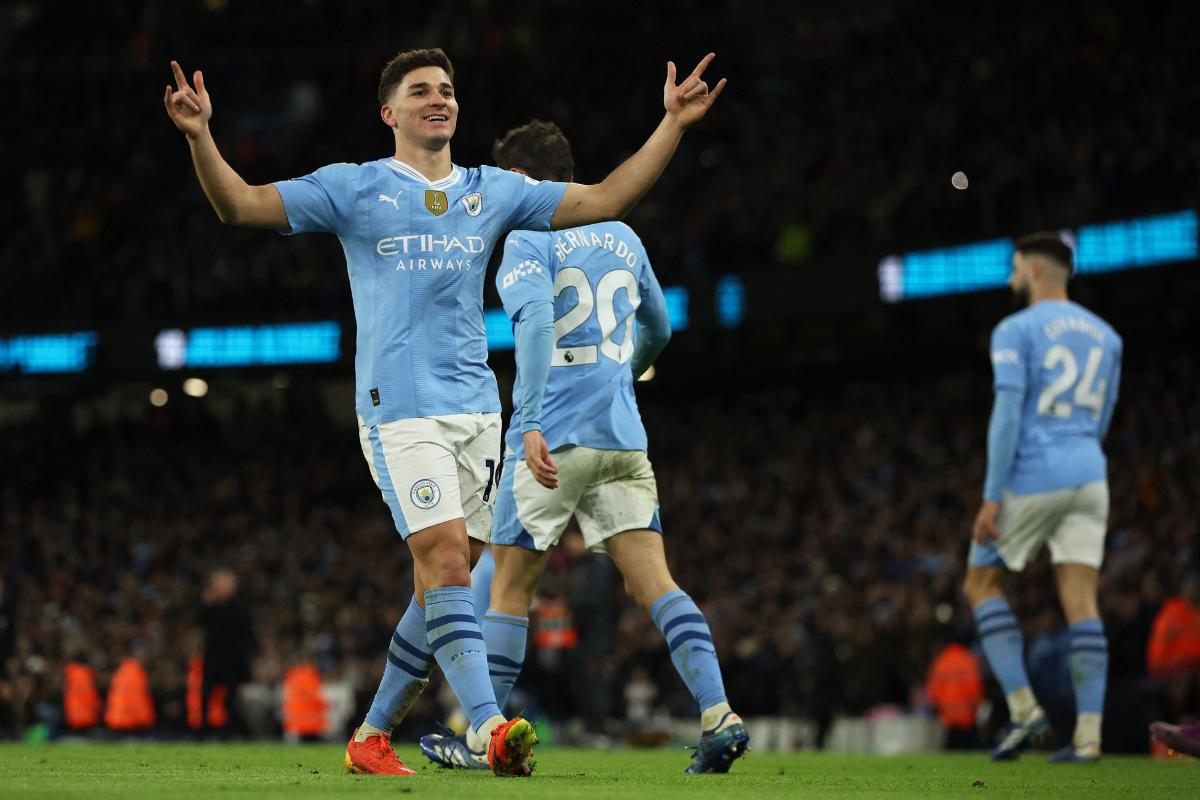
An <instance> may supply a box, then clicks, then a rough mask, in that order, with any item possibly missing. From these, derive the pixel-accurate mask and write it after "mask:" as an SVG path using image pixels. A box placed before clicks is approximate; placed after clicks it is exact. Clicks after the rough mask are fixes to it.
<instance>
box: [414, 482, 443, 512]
mask: <svg viewBox="0 0 1200 800" xmlns="http://www.w3.org/2000/svg"><path fill="white" fill-rule="evenodd" d="M409 497H411V498H412V502H413V505H414V506H416V507H417V508H433V507H434V506H436V505H437V504H438V501H439V500H441V499H442V490H441V489H439V488H438V485H437V484H436V483H434V482H433V481H431V480H430V479H429V478H422V479H421V480H419V481H417V482H416V483H414V484H413V486H412V491H411V492H409Z"/></svg>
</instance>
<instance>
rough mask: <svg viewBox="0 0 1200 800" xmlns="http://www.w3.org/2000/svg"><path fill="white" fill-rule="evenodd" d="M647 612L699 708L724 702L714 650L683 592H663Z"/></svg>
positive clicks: (701, 616)
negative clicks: (665, 642) (660, 632)
mask: <svg viewBox="0 0 1200 800" xmlns="http://www.w3.org/2000/svg"><path fill="white" fill-rule="evenodd" d="M650 616H651V618H652V619H653V620H654V624H655V625H657V626H658V629H659V630H660V631H662V635H663V638H665V639H666V640H667V649H668V650H669V651H670V652H671V661H672V662H674V664H675V670H676V671H677V672H678V673H679V677H680V678H682V679H683V682H684V683H685V684H687V687H688V690H689V691H690V692H691V693H692V697H694V698H696V702H697V703H698V704H699V706H700V710H701V711H702V712H703V711H705V710H707V709H710V708H712V707H714V706H716V705H718V704H722V703H725V702H726V698H725V684H724V682H723V681H722V680H721V667H720V665H719V664H718V663H717V650H716V647H715V646H714V645H713V640H712V632H711V631H710V630H709V628H708V621H707V620H705V619H704V614H702V613H701V612H700V609H699V608H698V607H697V606H696V604H695V603H694V602H692V598H690V597H688V595H687V593H686V592H684V591H682V590H680V589H676V590H674V591H671V592H667V593H666V594H664V595H663V596H662V597H660V598H658V599H657V600H655V601H654V604H653V605H651V606H650Z"/></svg>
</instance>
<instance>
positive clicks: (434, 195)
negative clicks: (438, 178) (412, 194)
mask: <svg viewBox="0 0 1200 800" xmlns="http://www.w3.org/2000/svg"><path fill="white" fill-rule="evenodd" d="M425 208H427V209H429V213H430V214H433V215H434V216H435V217H440V216H441V215H442V214H445V213H446V212H447V211H449V210H450V201H449V200H448V199H447V198H446V193H445V192H439V191H438V190H437V189H426V190H425Z"/></svg>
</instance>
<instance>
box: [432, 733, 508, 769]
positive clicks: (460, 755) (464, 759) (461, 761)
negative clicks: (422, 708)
mask: <svg viewBox="0 0 1200 800" xmlns="http://www.w3.org/2000/svg"><path fill="white" fill-rule="evenodd" d="M419 744H420V746H421V752H422V753H424V754H425V757H426V758H428V759H429V760H430V761H432V762H433V763H435V764H437V765H438V766H439V767H445V768H446V769H491V767H489V766H488V759H487V752H486V751H483V750H481V751H479V752H478V753H476V752H475V751H474V750H472V749H471V748H470V747H468V746H467V735H466V734H465V733H460V734H459V735H457V736H455V735H454V731H452V730H450V729H449V728H447V727H444V726H439V732H438V733H427V734H425V735H424V736H422V737H421V740H420V743H419Z"/></svg>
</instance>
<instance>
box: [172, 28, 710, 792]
mask: <svg viewBox="0 0 1200 800" xmlns="http://www.w3.org/2000/svg"><path fill="white" fill-rule="evenodd" d="M713 57H714V56H713V54H711V53H710V54H708V55H707V56H706V57H705V58H704V59H703V60H702V61H701V62H700V64H699V65H698V66H697V67H696V69H695V70H694V71H693V72H692V73H691V74H690V75H689V76H688V77H687V78H686V79H684V81H683V82H682V84H680V85H676V83H675V67H674V65H673V64H670V63H668V65H667V80H666V84H665V86H664V89H663V102H664V107H665V109H666V115H665V117H664V118H663V120H662V122H661V123H660V124H659V126H658V128H657V129H656V130H655V131H654V133H653V134H652V135H651V136H650V138H649V139H648V140H647V142H646V143H645V144H644V145H643V146H642V148H641V149H640V150H639V151H638V152H637V153H635V154H634V155H633V156H632V157H631V158H630V159H629V160H628V161H626V162H625V163H624V164H622V165H621V166H620V167H618V168H617V169H616V170H614V171H613V172H612V173H611V174H610V175H609V176H608V177H607V178H605V180H604V181H603V182H601V183H599V184H595V185H590V186H585V185H580V184H567V183H558V182H552V181H545V182H539V181H536V180H533V179H528V178H524V177H522V176H520V175H516V174H514V173H511V172H506V171H504V170H499V169H495V168H491V167H481V168H472V169H464V168H462V167H459V166H457V165H455V164H454V163H453V162H452V161H451V159H450V139H451V137H452V136H453V135H454V131H455V127H456V125H457V122H458V99H457V97H456V95H455V91H454V70H453V67H452V66H451V64H450V61H449V59H448V58H447V57H446V55H445V54H444V53H443V52H442V51H441V50H415V51H411V52H406V53H401V54H400V55H398V56H396V58H394V59H392V60H391V61H390V62H389V63H388V64H387V66H386V67H385V68H384V70H383V74H382V76H381V78H380V81H379V103H380V106H381V109H380V116H381V118H382V120H383V123H384V124H385V125H387V126H388V127H389V128H390V129H391V130H392V138H393V143H394V155H393V156H392V157H390V158H382V159H379V160H377V161H371V162H367V163H365V164H331V165H329V166H326V167H322V168H320V169H318V170H317V171H316V172H314V173H312V174H311V175H306V176H304V177H302V178H298V179H296V180H290V181H280V182H278V183H273V184H266V185H262V186H250V185H247V184H246V182H245V181H244V180H242V178H241V177H240V176H239V175H238V174H237V173H236V172H235V171H234V170H233V169H232V168H231V167H230V166H229V165H228V164H227V163H226V162H225V160H224V159H223V158H222V157H221V155H220V153H219V152H218V150H217V147H216V144H215V142H214V141H213V138H212V135H211V133H210V132H209V127H208V121H209V118H210V117H211V116H212V104H211V100H210V98H209V95H208V93H207V91H206V89H205V85H204V78H203V75H202V74H201V73H200V72H199V71H197V72H196V73H195V74H194V76H193V80H194V82H195V88H193V87H192V86H191V85H190V84H189V83H188V81H187V79H186V78H185V77H184V74H183V71H182V70H181V69H180V67H179V65H178V64H177V63H175V62H172V63H171V68H172V71H173V72H174V76H175V84H176V85H175V87H174V88H172V87H171V86H168V87H167V88H166V92H165V93H164V96H163V103H164V105H165V106H166V109H167V113H168V114H169V115H170V117H171V120H172V121H173V122H174V123H175V125H176V127H177V128H179V130H181V131H182V132H183V133H185V134H186V135H187V140H188V144H189V146H190V148H191V154H192V161H193V164H194V166H195V169H196V174H197V176H198V177H199V179H200V184H201V186H202V187H203V189H204V192H205V194H206V195H207V196H208V199H209V201H210V202H211V203H212V205H213V208H214V209H216V211H217V214H218V216H219V217H220V219H221V220H222V221H223V222H226V223H230V224H235V225H246V226H252V227H261V228H272V229H275V230H278V231H281V232H283V233H285V234H293V233H305V232H310V231H322V232H330V233H336V234H337V236H338V238H339V239H340V241H341V244H342V249H343V251H344V253H345V256H346V267H347V270H348V272H349V276H350V289H351V294H352V297H353V302H354V316H355V319H356V321H357V323H358V336H357V352H356V355H355V376H356V389H355V394H356V410H357V414H358V422H359V438H360V442H361V445H362V450H363V455H364V457H365V458H366V461H367V465H368V467H369V468H370V471H371V475H372V477H373V478H374V479H375V482H376V485H377V486H378V487H379V489H380V492H381V493H382V495H383V498H384V500H385V501H386V502H387V504H388V506H389V508H390V509H391V512H392V516H393V518H394V520H395V523H396V529H397V531H398V532H399V533H400V535H401V536H402V537H403V538H404V540H405V542H406V543H407V544H408V546H409V549H410V551H411V552H412V556H413V563H414V585H415V589H416V591H415V594H414V597H413V600H412V603H411V604H410V606H409V608H408V611H407V612H406V613H405V615H404V617H403V619H401V621H400V624H399V625H398V626H397V628H396V632H395V634H394V635H393V637H392V642H391V646H390V648H389V653H388V660H387V664H386V665H385V668H384V676H383V681H382V683H381V685H380V688H379V692H378V693H377V695H376V697H375V701H374V703H373V704H372V706H371V709H370V711H369V712H368V714H367V717H366V720H365V721H364V722H363V724H362V725H361V726H360V727H359V728H358V730H357V731H356V733H355V736H354V737H353V739H352V740H351V742H350V743H349V745H348V746H347V750H346V756H345V765H346V768H347V770H349V771H352V772H365V773H376V774H393V775H402V774H413V772H412V770H410V769H408V768H407V767H406V766H404V764H403V763H401V762H400V760H399V759H398V758H397V757H396V754H395V752H394V751H393V750H392V748H391V744H390V735H391V732H392V730H393V729H394V727H395V725H396V724H397V723H398V722H399V721H400V720H401V719H402V718H403V717H404V715H405V713H406V712H407V711H408V709H409V708H410V707H411V705H412V703H413V702H414V700H415V699H416V697H417V695H418V694H419V693H420V691H421V690H422V688H423V687H424V686H425V684H426V683H427V682H428V678H429V673H430V670H431V669H432V665H433V662H434V661H435V660H436V661H437V663H438V664H439V665H440V666H441V668H442V671H443V672H444V673H445V675H446V679H447V680H448V681H449V682H450V684H451V686H452V687H453V688H454V691H455V693H456V694H457V696H458V698H459V701H460V702H461V703H462V705H463V708H464V709H466V710H467V712H468V714H469V716H470V718H471V729H470V737H471V740H472V745H473V746H474V747H475V748H476V749H485V750H486V751H487V754H488V761H489V764H490V766H491V767H492V769H493V770H494V771H495V772H496V773H497V774H509V775H511V774H516V775H527V774H529V772H530V768H531V765H530V762H529V755H530V753H531V748H532V745H533V744H535V743H536V741H537V737H536V735H535V734H534V732H533V729H532V726H530V725H529V723H528V722H527V721H525V720H522V719H519V718H518V719H514V720H508V721H506V720H505V719H504V717H503V716H502V715H501V713H500V709H499V707H498V706H497V705H496V699H495V696H494V695H493V692H492V686H491V683H490V681H489V679H488V672H487V661H486V653H485V651H484V648H483V643H482V639H483V637H482V634H481V633H480V630H479V625H478V624H477V622H476V621H475V610H474V607H473V603H472V598H471V592H470V589H469V588H468V586H469V584H470V577H469V570H470V565H471V561H472V558H473V556H477V555H478V550H479V547H481V546H482V544H481V543H482V542H484V541H486V540H487V539H488V537H489V534H490V531H491V527H492V505H493V503H494V502H495V501H494V496H493V495H494V488H495V481H496V479H497V477H498V471H497V466H498V465H497V458H498V456H499V453H500V416H499V411H500V398H499V394H498V391H497V388H496V381H495V378H494V376H493V375H492V372H491V370H490V369H489V368H488V366H487V340H486V335H485V331H484V325H483V277H484V275H483V273H484V270H485V268H486V266H487V262H488V257H489V256H490V254H491V252H492V248H493V247H494V246H495V244H496V242H498V241H501V240H502V239H503V237H504V236H505V235H506V234H507V233H508V232H509V231H510V230H512V229H514V228H521V229H535V230H545V229H547V228H567V227H573V226H577V225H585V224H589V223H593V222H598V221H601V220H606V219H614V218H619V217H621V216H623V215H624V214H625V213H627V212H628V211H629V209H630V208H631V207H632V206H633V205H634V204H635V203H636V202H637V201H638V199H639V198H640V197H641V196H642V195H643V194H645V192H646V191H647V190H648V189H649V188H650V187H651V186H652V185H653V184H654V182H655V181H656V180H657V178H658V176H659V175H660V174H661V172H662V170H663V169H664V168H665V167H666V165H667V163H668V161H670V158H671V156H672V154H673V153H674V151H675V149H676V146H677V145H678V142H679V139H680V137H681V136H682V134H683V131H684V130H685V129H686V128H687V127H688V126H690V125H692V124H693V123H695V122H697V121H698V120H700V119H701V118H702V117H703V116H704V114H705V113H706V112H707V110H708V109H709V108H710V107H711V106H712V103H713V102H714V101H715V100H716V98H717V96H718V95H719V94H720V93H721V91H722V89H723V88H724V84H725V81H724V80H722V81H720V82H718V83H717V85H716V86H715V87H714V88H713V91H712V92H709V90H708V85H707V84H706V83H705V82H704V80H703V77H702V76H703V73H704V71H705V69H706V68H707V67H708V65H709V63H710V62H711V61H712V59H713ZM471 539H474V540H476V542H475V543H474V544H472V543H471V541H470V540H471Z"/></svg>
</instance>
